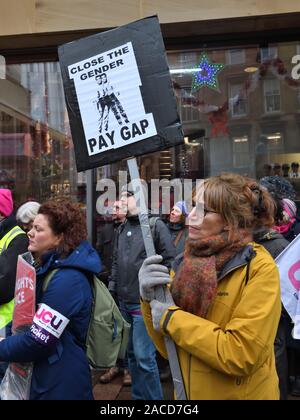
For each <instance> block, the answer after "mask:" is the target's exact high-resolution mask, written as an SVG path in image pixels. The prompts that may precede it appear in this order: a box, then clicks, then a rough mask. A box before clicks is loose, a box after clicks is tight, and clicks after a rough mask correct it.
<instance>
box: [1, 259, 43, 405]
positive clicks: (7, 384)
mask: <svg viewBox="0 0 300 420" xmlns="http://www.w3.org/2000/svg"><path fill="white" fill-rule="evenodd" d="M32 261H33V260H32V257H31V254H30V253H29V252H27V253H25V254H23V255H19V256H18V263H17V275H16V286H15V299H14V314H13V321H12V334H13V335H16V334H21V333H23V332H26V331H27V330H29V328H30V326H31V324H32V321H33V318H34V314H35V310H36V308H35V300H36V299H35V290H36V273H35V268H34V267H33V266H32V265H31V263H32ZM32 371H33V363H9V365H8V368H7V369H6V372H5V376H4V378H3V380H2V382H1V386H0V398H1V400H28V399H29V395H30V386H31V377H32Z"/></svg>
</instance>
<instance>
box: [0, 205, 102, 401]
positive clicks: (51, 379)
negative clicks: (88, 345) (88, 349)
mask: <svg viewBox="0 0 300 420" xmlns="http://www.w3.org/2000/svg"><path fill="white" fill-rule="evenodd" d="M28 237H29V248H28V250H29V251H30V252H31V253H32V254H33V255H34V258H35V263H36V274H37V304H38V308H37V312H36V314H35V317H34V320H33V323H32V326H31V328H30V329H29V331H27V332H25V333H21V334H18V335H14V336H10V337H7V338H6V339H4V340H2V341H1V342H0V360H3V361H8V362H34V368H33V376H32V383H31V390H30V399H32V400H89V399H93V395H92V381H91V373H90V367H89V364H88V360H87V357H86V353H85V340H86V335H87V331H88V325H89V320H90V316H91V308H92V292H91V287H90V284H89V281H88V278H87V277H89V274H91V273H92V274H93V273H95V274H96V273H99V272H100V271H101V262H100V259H99V256H98V254H97V252H96V251H95V250H94V249H93V248H92V247H91V246H90V245H89V243H88V242H87V241H86V223H85V218H84V215H83V213H82V211H81V210H80V209H79V207H77V205H75V204H72V203H70V202H68V201H60V202H54V201H49V202H47V203H45V204H43V205H42V206H41V207H40V209H39V212H38V215H37V216H36V218H35V220H34V223H33V228H32V229H31V230H30V231H29V233H28ZM54 269H59V270H58V271H57V272H56V273H55V274H54V276H53V278H52V279H51V281H50V282H49V284H48V286H47V288H46V290H44V291H43V282H44V280H45V278H46V276H47V274H48V273H49V272H50V271H52V270H54ZM44 289H45V288H44Z"/></svg>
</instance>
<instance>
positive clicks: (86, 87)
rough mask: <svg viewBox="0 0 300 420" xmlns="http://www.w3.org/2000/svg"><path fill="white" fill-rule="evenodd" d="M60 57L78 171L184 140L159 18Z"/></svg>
mask: <svg viewBox="0 0 300 420" xmlns="http://www.w3.org/2000/svg"><path fill="white" fill-rule="evenodd" d="M58 54H59V62H60V66H61V72H62V78H63V84H64V91H65V96H66V104H67V109H68V114H69V119H70V126H71V132H72V139H73V142H74V147H75V156H76V164H77V170H78V171H79V172H80V171H84V170H86V169H91V168H95V167H99V166H103V165H106V164H110V163H112V162H117V161H120V160H122V159H125V158H130V157H132V156H138V155H143V154H146V153H150V152H155V151H159V150H164V149H166V148H169V147H172V146H175V145H176V144H181V143H182V142H183V134H182V130H181V124H180V120H179V116H178V112H177V107H176V101H175V96H174V92H173V87H172V81H171V77H170V72H169V67H168V63H167V59H166V54H165V49H164V44H163V38H162V35H161V30H160V25H159V21H158V19H157V17H155V16H154V17H149V18H145V19H141V20H139V21H136V22H134V23H131V24H128V25H125V26H121V27H119V28H116V29H112V30H110V31H106V32H103V33H100V34H96V35H92V36H90V37H87V38H83V39H79V40H77V41H74V42H70V43H68V44H65V45H62V46H60V47H59V49H58Z"/></svg>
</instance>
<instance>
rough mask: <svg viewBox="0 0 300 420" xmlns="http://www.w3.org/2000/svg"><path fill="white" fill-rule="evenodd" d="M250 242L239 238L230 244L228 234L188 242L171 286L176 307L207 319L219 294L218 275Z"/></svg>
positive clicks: (188, 240) (233, 239)
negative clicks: (210, 308) (211, 306)
mask: <svg viewBox="0 0 300 420" xmlns="http://www.w3.org/2000/svg"><path fill="white" fill-rule="evenodd" d="M247 242H248V241H243V240H242V239H241V238H240V236H239V237H238V235H236V237H234V238H231V240H230V241H229V240H228V232H224V233H221V234H219V235H215V236H211V237H209V238H206V239H201V240H192V239H187V241H186V246H185V251H184V260H183V263H182V264H181V266H180V269H179V271H178V272H177V273H176V275H175V277H174V280H173V281H172V284H171V293H172V296H173V299H174V302H175V303H176V305H178V306H180V307H181V308H182V309H183V310H185V311H186V312H190V313H192V314H194V315H198V316H201V317H205V316H206V315H207V312H208V310H209V307H210V304H211V303H212V301H213V299H214V298H215V296H216V293H217V282H218V280H217V279H218V275H219V274H220V272H221V270H222V268H223V267H224V265H225V264H226V263H227V262H228V261H229V260H230V259H232V258H233V257H234V256H235V255H236V253H237V252H238V251H240V250H241V249H242V248H243V247H244V246H245V245H246V243H247Z"/></svg>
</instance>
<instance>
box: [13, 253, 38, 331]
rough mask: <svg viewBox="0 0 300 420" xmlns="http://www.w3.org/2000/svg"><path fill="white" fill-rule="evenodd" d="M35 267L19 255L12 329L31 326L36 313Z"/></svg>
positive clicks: (16, 329) (19, 329) (17, 329)
mask: <svg viewBox="0 0 300 420" xmlns="http://www.w3.org/2000/svg"><path fill="white" fill-rule="evenodd" d="M35 283H36V274H35V269H34V267H32V265H30V264H29V263H28V262H27V261H25V260H24V258H23V256H22V255H19V257H18V265H17V276H16V287H15V307H14V315H13V324H12V330H13V332H14V333H15V332H16V331H22V330H23V329H26V328H28V327H30V325H31V324H32V320H33V317H34V314H35Z"/></svg>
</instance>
